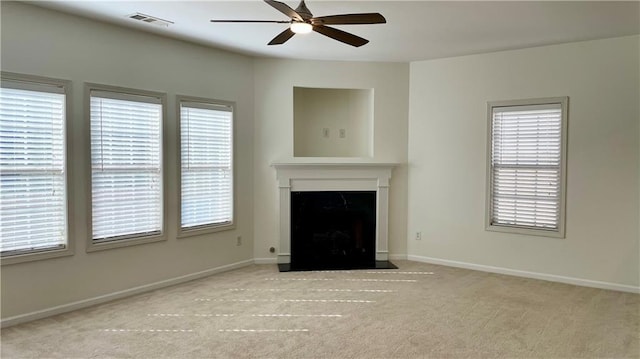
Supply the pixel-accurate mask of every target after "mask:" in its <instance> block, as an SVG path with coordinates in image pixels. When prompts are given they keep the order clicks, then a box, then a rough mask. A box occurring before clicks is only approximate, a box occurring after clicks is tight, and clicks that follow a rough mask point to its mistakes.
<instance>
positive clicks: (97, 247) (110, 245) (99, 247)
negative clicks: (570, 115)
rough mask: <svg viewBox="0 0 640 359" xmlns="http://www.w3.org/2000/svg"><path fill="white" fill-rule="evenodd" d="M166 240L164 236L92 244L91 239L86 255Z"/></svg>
mask: <svg viewBox="0 0 640 359" xmlns="http://www.w3.org/2000/svg"><path fill="white" fill-rule="evenodd" d="M166 240H167V238H166V236H165V235H164V234H158V235H152V236H145V237H133V238H126V239H117V240H113V241H104V242H94V241H93V240H92V239H89V241H88V243H87V253H89V252H98V251H104V250H109V249H114V248H123V247H131V246H137V245H139V244H146V243H155V242H162V241H166Z"/></svg>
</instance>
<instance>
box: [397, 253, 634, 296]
mask: <svg viewBox="0 0 640 359" xmlns="http://www.w3.org/2000/svg"><path fill="white" fill-rule="evenodd" d="M407 259H408V260H410V261H416V262H423V263H430V264H438V265H443V266H449V267H457V268H464V269H472V270H477V271H482V272H490V273H498V274H506V275H512V276H516V277H525V278H533V279H540V280H546V281H550V282H559V283H565V284H573V285H578V286H582V287H592V288H599V289H609V290H616V291H619V292H629V293H640V287H634V286H631V285H625V284H618V283H610V282H600V281H595V280H589V279H582V278H573V277H564V276H559V275H553V274H545V273H537V272H527V271H521V270H517V269H509V268H502V267H492V266H485V265H481V264H474V263H466V262H458V261H452V260H448V259H439V258H430V257H422V256H414V255H409V256H407Z"/></svg>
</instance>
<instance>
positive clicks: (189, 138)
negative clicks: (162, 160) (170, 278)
mask: <svg viewBox="0 0 640 359" xmlns="http://www.w3.org/2000/svg"><path fill="white" fill-rule="evenodd" d="M179 104H180V106H179V111H180V158H181V165H180V172H181V191H180V192H181V196H180V197H181V205H180V229H181V232H182V233H183V234H184V233H185V232H187V231H189V232H191V233H193V231H195V233H198V231H199V230H203V229H204V230H210V229H226V228H229V226H231V225H232V224H233V107H232V105H231V104H225V103H215V102H211V101H206V100H197V99H190V98H186V97H181V98H179Z"/></svg>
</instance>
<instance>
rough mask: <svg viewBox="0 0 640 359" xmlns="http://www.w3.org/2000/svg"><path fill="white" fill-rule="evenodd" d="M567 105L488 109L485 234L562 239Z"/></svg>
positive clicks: (545, 102) (511, 104)
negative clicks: (515, 234) (526, 235)
mask: <svg viewBox="0 0 640 359" xmlns="http://www.w3.org/2000/svg"><path fill="white" fill-rule="evenodd" d="M567 103H568V98H566V97H564V98H550V99H538V100H524V101H508V102H493V103H489V105H488V115H489V143H490V144H489V164H488V172H489V173H488V175H489V180H488V187H489V188H488V191H487V193H488V199H487V206H488V210H487V229H489V230H497V231H505V232H515V233H523V234H532V235H542V236H550V237H564V207H565V206H564V202H565V200H564V198H565V189H564V187H565V168H566V166H565V162H566V160H565V158H566V128H567Z"/></svg>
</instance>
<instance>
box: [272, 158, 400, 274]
mask: <svg viewBox="0 0 640 359" xmlns="http://www.w3.org/2000/svg"><path fill="white" fill-rule="evenodd" d="M273 166H274V167H275V168H276V172H277V179H278V186H279V189H280V244H279V248H278V264H279V267H280V269H281V270H312V269H356V268H395V266H393V264H391V263H390V262H389V261H388V259H389V252H388V214H389V180H390V178H391V172H392V170H393V167H394V166H395V165H394V164H389V163H371V162H366V163H363V162H358V163H300V162H295V163H275V164H273Z"/></svg>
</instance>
